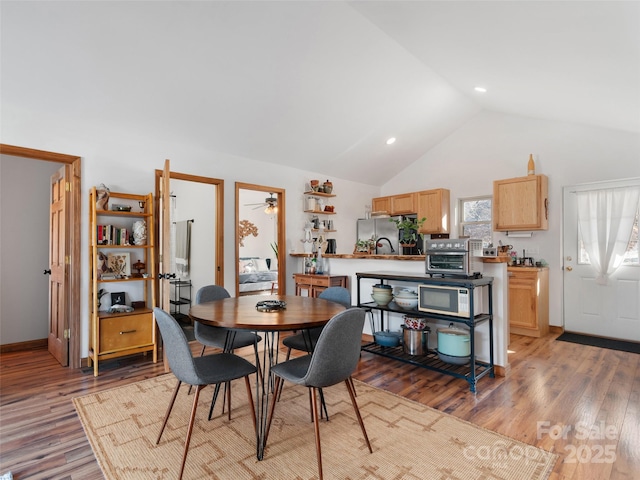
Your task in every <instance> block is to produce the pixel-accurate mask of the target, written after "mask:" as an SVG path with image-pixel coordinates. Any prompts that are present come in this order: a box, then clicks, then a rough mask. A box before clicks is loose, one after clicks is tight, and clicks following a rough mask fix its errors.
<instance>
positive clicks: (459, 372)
mask: <svg viewBox="0 0 640 480" xmlns="http://www.w3.org/2000/svg"><path fill="white" fill-rule="evenodd" d="M356 278H357V282H358V284H357V302H358V303H357V305H358V307H362V308H366V309H368V310H371V311H372V312H373V311H375V312H377V313H378V315H379V319H380V321H379V325H380V331H383V330H384V317H385V314H386V315H387V316H388V314H389V313H399V314H403V315H406V314H410V315H412V316H416V317H422V318H426V319H427V321H429V320H432V321H445V322H450V323H462V324H464V325H466V326H467V327H468V328H469V342H470V351H471V354H470V357H469V358H470V361H469V363H468V364H466V365H453V364H450V363H446V362H444V361H442V360H440V358H439V356H438V354H437V352H436V351H427V353H426V355H409V354H407V353H405V352H404V350H403V348H402V346H399V347H384V346H381V345H378V344H377V343H375V342H372V343H368V344H365V345H363V346H362V350H363V351H366V352H370V353H374V354H377V355H381V356H383V357H387V358H392V359H394V360H399V361H401V362H404V363H409V364H411V365H415V366H419V367H422V368H426V369H428V370H433V371H436V372H439V373H443V374H446V375H451V376H454V377H457V378H461V379H464V380H466V381H467V382H468V383H469V389H470V390H471V391H472V392H475V391H476V384H477V381H478V380H479V379H480V378H482V377H484V376H485V375H489V376H490V377H492V378H493V377H495V371H494V364H493V293H492V289H493V278H491V277H483V278H478V279H472V278H454V277H431V276H430V275H426V274H424V275H422V274H405V273H400V272H398V273H396V272H365V273H356ZM363 279H373V280H375V281H376V283H382V284H384V283H385V282H389V281H398V282H414V283H416V284H421V283H428V284H432V285H444V286H454V287H465V288H469V289H470V295H469V297H470V313H469V318H463V317H456V316H451V315H439V314H432V313H423V312H420V311H419V310H417V309H416V310H404V309H402V308H400V307H398V306H397V305H396V304H395V302H393V301H392V302H391V303H389V304H388V305H385V306H381V305H378V304H377V303H374V302H370V301H367V302H362V300H361V298H362V297H361V291H362V288H361V280H363ZM476 288H487V289H488V292H487V293H488V308H487V312H488V313H483V314H475V311H474V310H475V305H474V303H473V297H474V295H473V292H474V289H476ZM372 315H373V313H372ZM372 322H373V319H372ZM484 322H488V323H489V328H488V332H489V334H488V339H487V340H488V342H489V362H483V361H480V360H478V359H476V357H475V351H476V350H475V348H476V347H475V341H476V338H475V327H476V326H477V325H479V324H482V323H484ZM372 328H373V325H372ZM372 333H373V331H372Z"/></svg>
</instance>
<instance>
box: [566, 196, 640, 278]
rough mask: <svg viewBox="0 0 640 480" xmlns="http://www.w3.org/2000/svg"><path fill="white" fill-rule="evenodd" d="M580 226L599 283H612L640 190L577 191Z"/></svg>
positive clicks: (633, 218)
mask: <svg viewBox="0 0 640 480" xmlns="http://www.w3.org/2000/svg"><path fill="white" fill-rule="evenodd" d="M577 197H578V226H579V229H580V236H581V238H582V242H583V244H584V248H585V249H586V250H587V253H588V254H589V259H590V260H591V265H592V266H593V267H594V268H595V269H596V272H597V277H596V282H598V283H599V284H601V285H606V284H607V283H608V279H609V276H610V275H611V274H612V273H613V272H615V271H616V269H617V268H618V267H619V266H620V265H621V264H622V261H623V259H624V254H625V252H626V249H627V245H628V244H629V239H630V238H631V230H632V228H633V223H634V220H635V216H636V211H637V210H638V206H639V203H640V187H638V186H633V187H621V188H612V189H601V190H592V191H587V192H577Z"/></svg>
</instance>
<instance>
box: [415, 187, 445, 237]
mask: <svg viewBox="0 0 640 480" xmlns="http://www.w3.org/2000/svg"><path fill="white" fill-rule="evenodd" d="M415 195H416V207H417V209H416V213H417V217H418V218H419V219H420V218H423V217H424V218H426V221H425V222H424V223H423V224H422V228H421V229H420V233H429V234H433V233H449V227H450V224H451V218H450V215H449V198H450V195H449V190H446V189H444V188H437V189H434V190H423V191H422V192H417V193H416V194H415Z"/></svg>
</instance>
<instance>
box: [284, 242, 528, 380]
mask: <svg viewBox="0 0 640 480" xmlns="http://www.w3.org/2000/svg"><path fill="white" fill-rule="evenodd" d="M309 256H311V254H309V253H307V254H305V253H290V254H289V257H290V262H291V264H290V267H289V268H291V270H292V271H295V272H300V273H302V272H303V271H304V266H302V265H295V260H294V259H295V258H296V257H297V258H305V257H309ZM322 258H323V259H326V260H328V269H329V272H330V273H331V275H346V276H347V277H348V278H349V281H348V288H349V289H350V290H351V298H352V299H356V298H357V295H358V293H357V289H356V286H357V278H356V272H367V271H370V270H375V271H378V272H379V271H393V272H395V273H396V274H404V275H406V276H407V277H413V278H416V277H420V276H424V274H425V273H424V268H425V266H424V261H425V257H424V255H367V254H357V253H354V254H327V255H323V256H322ZM371 260H376V261H375V262H371ZM300 263H303V262H300ZM325 268H326V267H325ZM515 268H519V267H515ZM520 268H527V267H520ZM529 268H531V267H529ZM483 270H484V271H483V275H485V276H487V277H493V319H494V321H493V328H494V332H493V339H494V347H495V350H494V366H495V367H496V373H498V374H499V375H506V374H507V372H508V371H509V357H508V355H507V345H508V343H509V331H508V328H509V326H508V312H507V310H508V303H507V298H508V277H507V264H506V263H504V262H496V263H485V264H484V269H483ZM293 283H294V282H293V277H292V278H291V284H292V285H291V288H293ZM288 288H289V286H288ZM366 288H370V287H369V286H367V287H366ZM361 293H362V295H363V298H364V296H365V295H368V294H369V291H368V290H367V291H363V292H361ZM391 321H392V323H391V324H390V330H392V331H397V330H400V325H401V324H402V316H401V315H399V314H392V319H391ZM444 326H446V325H444ZM487 330H488V325H487V324H486V323H485V324H483V325H481V326H479V327H478V329H477V330H476V335H480V336H481V337H482V336H484V337H485V338H486V335H487V334H488V331H487ZM364 333H365V334H367V335H372V334H373V332H372V331H371V329H370V326H369V325H368V324H365V326H364ZM479 344H484V342H481V341H480V340H479ZM478 355H479V358H480V359H481V360H488V352H485V351H482V350H480V351H478Z"/></svg>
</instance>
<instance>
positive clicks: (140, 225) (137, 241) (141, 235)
mask: <svg viewBox="0 0 640 480" xmlns="http://www.w3.org/2000/svg"><path fill="white" fill-rule="evenodd" d="M133 243H134V245H146V244H147V224H146V223H145V222H144V220H138V221H137V222H133Z"/></svg>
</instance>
